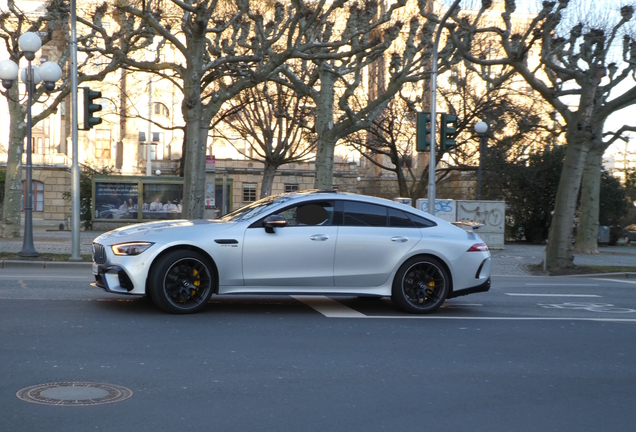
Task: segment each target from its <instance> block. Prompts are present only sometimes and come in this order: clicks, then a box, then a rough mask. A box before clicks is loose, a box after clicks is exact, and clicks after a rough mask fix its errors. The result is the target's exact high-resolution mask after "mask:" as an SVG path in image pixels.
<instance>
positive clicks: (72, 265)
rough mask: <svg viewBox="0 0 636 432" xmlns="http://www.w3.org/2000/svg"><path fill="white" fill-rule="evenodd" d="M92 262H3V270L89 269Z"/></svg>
mask: <svg viewBox="0 0 636 432" xmlns="http://www.w3.org/2000/svg"><path fill="white" fill-rule="evenodd" d="M91 266H92V263H90V262H72V261H35V260H24V261H23V260H3V261H2V268H57V269H69V270H71V269H89V268H90V267H91Z"/></svg>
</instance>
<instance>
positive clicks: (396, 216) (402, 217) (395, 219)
mask: <svg viewBox="0 0 636 432" xmlns="http://www.w3.org/2000/svg"><path fill="white" fill-rule="evenodd" d="M389 226H392V227H409V228H415V223H414V222H413V221H412V220H411V219H409V217H408V216H407V215H406V213H404V212H403V211H400V210H396V209H392V208H389Z"/></svg>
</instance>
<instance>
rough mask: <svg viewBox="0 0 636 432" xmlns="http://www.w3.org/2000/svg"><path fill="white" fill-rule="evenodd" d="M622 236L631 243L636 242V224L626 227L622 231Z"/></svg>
mask: <svg viewBox="0 0 636 432" xmlns="http://www.w3.org/2000/svg"><path fill="white" fill-rule="evenodd" d="M623 232H624V233H625V234H624V236H625V237H627V239H628V240H629V241H630V243H631V242H636V224H633V225H628V226H626V227H625V228H624V229H623Z"/></svg>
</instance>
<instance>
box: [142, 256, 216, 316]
mask: <svg viewBox="0 0 636 432" xmlns="http://www.w3.org/2000/svg"><path fill="white" fill-rule="evenodd" d="M212 275H213V271H212V266H211V265H210V264H209V262H208V260H207V259H206V258H205V257H204V256H203V255H201V254H200V253H198V252H195V251H190V250H175V251H171V252H168V253H167V254H166V255H163V256H162V257H160V258H159V259H158V260H157V261H156V262H155V263H154V264H153V265H152V268H151V269H150V274H149V275H148V294H149V295H150V298H151V299H152V301H153V302H154V303H155V304H156V305H157V306H158V307H159V308H161V309H163V310H164V311H166V312H169V313H173V314H188V313H195V312H199V311H200V310H201V309H203V308H205V306H206V305H207V303H208V300H209V299H210V296H211V295H212V291H213V286H214V279H213V277H212Z"/></svg>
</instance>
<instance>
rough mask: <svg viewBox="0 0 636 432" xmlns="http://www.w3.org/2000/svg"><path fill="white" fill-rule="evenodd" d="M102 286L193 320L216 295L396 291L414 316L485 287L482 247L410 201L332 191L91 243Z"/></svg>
mask: <svg viewBox="0 0 636 432" xmlns="http://www.w3.org/2000/svg"><path fill="white" fill-rule="evenodd" d="M93 261H94V262H93V274H94V275H95V280H96V282H95V284H96V285H97V286H99V287H101V288H103V289H105V290H106V291H108V292H112V293H117V294H136V295H148V296H150V298H151V299H152V301H153V302H154V303H155V304H156V305H157V306H158V307H160V308H161V309H163V310H164V311H167V312H170V313H193V312H197V311H200V310H201V309H203V308H204V307H205V306H206V305H207V303H208V300H209V298H210V296H211V295H212V294H238V293H242V294H257V293H258V294H301V295H302V294H322V295H354V296H374V297H386V296H390V297H391V298H392V299H393V301H394V302H395V303H396V304H397V305H398V306H399V307H401V308H402V309H404V310H405V311H407V312H411V313H430V312H433V311H435V310H437V308H439V307H440V306H441V305H442V303H444V301H445V300H446V299H447V298H452V297H457V296H461V295H466V294H472V293H476V292H484V291H488V289H489V288H490V271H491V260H490V252H489V251H488V247H487V246H486V244H485V243H484V242H483V241H482V240H481V239H480V238H479V237H478V236H477V235H476V234H475V233H474V232H472V231H465V230H463V229H461V228H458V227H456V226H453V225H451V224H450V223H448V222H446V221H444V220H442V219H439V218H436V217H434V216H431V215H428V214H426V213H423V212H421V211H419V210H416V209H414V208H411V207H407V206H405V205H403V204H400V203H396V202H392V201H389V200H383V199H379V198H372V197H366V196H361V195H355V194H345V193H339V192H335V191H305V192H295V193H290V194H283V195H277V196H270V197H267V198H264V199H262V200H260V201H256V202H254V203H252V204H250V205H247V206H245V207H243V208H241V209H239V210H236V211H234V212H232V213H229V214H227V215H226V216H224V217H223V218H221V219H220V220H191V221H188V220H176V221H163V222H149V223H145V224H139V225H134V226H131V227H122V228H118V229H116V230H113V231H110V232H107V233H105V234H103V235H101V236H99V237H98V238H96V239H95V242H94V243H93Z"/></svg>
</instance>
